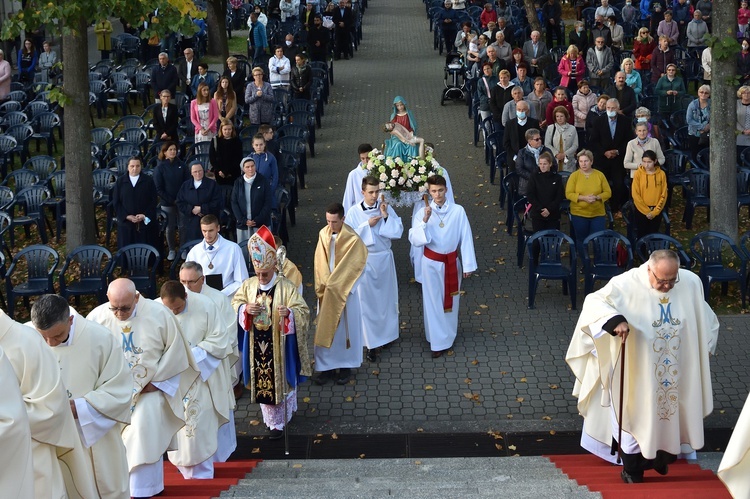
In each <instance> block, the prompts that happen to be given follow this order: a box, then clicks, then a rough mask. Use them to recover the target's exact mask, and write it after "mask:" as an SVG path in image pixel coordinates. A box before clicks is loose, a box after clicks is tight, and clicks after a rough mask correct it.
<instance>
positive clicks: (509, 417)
mask: <svg viewBox="0 0 750 499" xmlns="http://www.w3.org/2000/svg"><path fill="white" fill-rule="evenodd" d="M505 417H506V418H508V419H513V414H508V415H506V416H505Z"/></svg>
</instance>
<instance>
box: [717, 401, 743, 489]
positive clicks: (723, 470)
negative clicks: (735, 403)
mask: <svg viewBox="0 0 750 499" xmlns="http://www.w3.org/2000/svg"><path fill="white" fill-rule="evenodd" d="M718 475H719V479H721V481H722V482H724V485H726V486H727V489H729V493H730V494H732V497H734V498H735V499H740V498H744V499H746V498H748V497H750V397H748V399H747V400H746V401H745V407H743V408H742V412H741V413H740V418H739V419H738V420H737V424H735V425H734V431H733V432H732V437H731V438H730V439H729V443H728V444H727V448H726V449H725V450H724V457H723V458H722V459H721V464H719V473H718Z"/></svg>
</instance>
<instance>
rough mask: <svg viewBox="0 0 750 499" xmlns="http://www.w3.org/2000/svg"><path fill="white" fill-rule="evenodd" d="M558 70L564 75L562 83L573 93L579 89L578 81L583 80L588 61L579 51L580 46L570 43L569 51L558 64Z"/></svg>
mask: <svg viewBox="0 0 750 499" xmlns="http://www.w3.org/2000/svg"><path fill="white" fill-rule="evenodd" d="M557 72H558V73H560V76H561V77H562V78H561V79H560V85H561V86H563V87H567V88H568V89H569V90H570V92H571V93H576V92H577V91H578V82H579V81H581V80H583V77H584V75H585V74H586V63H585V62H584V60H583V57H582V56H581V55H580V54H579V53H578V47H576V46H575V45H570V46H569V47H568V51H567V53H566V54H565V55H564V56H563V57H561V58H560V63H559V64H558V65H557Z"/></svg>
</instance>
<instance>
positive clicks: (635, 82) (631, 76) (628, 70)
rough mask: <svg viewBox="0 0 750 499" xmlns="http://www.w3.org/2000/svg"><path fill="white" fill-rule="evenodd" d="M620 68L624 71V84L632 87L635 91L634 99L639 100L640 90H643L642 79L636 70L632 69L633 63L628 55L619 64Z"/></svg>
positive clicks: (633, 67)
mask: <svg viewBox="0 0 750 499" xmlns="http://www.w3.org/2000/svg"><path fill="white" fill-rule="evenodd" d="M620 69H622V72H623V73H625V84H626V85H627V86H629V87H630V88H632V89H633V92H635V98H636V101H637V102H639V101H640V100H641V92H642V91H643V80H641V75H640V73H639V72H638V71H634V69H635V63H634V62H633V59H631V58H630V57H626V58H625V59H623V60H622V63H621V64H620Z"/></svg>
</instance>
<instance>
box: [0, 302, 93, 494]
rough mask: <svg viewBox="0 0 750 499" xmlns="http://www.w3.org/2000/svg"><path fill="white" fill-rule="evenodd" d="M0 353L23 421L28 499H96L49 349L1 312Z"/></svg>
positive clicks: (28, 329) (82, 451)
mask: <svg viewBox="0 0 750 499" xmlns="http://www.w3.org/2000/svg"><path fill="white" fill-rule="evenodd" d="M0 348H2V349H3V350H4V351H5V354H6V355H7V357H8V360H9V361H10V365H11V367H12V368H13V372H14V374H15V377H16V380H17V382H18V386H19V387H20V389H21V395H22V396H23V400H24V403H25V405H26V413H27V415H28V418H29V426H30V429H31V438H32V441H31V452H32V462H33V467H34V498H35V499H36V498H39V499H47V498H54V499H59V498H61V497H65V496H66V494H67V497H69V498H77V497H83V498H94V497H97V493H96V486H95V484H94V472H93V470H92V469H91V463H90V462H89V460H88V459H87V457H86V453H85V451H84V449H83V445H82V444H81V439H80V438H79V437H78V430H77V429H76V424H75V421H74V419H73V412H72V411H71V410H70V402H68V396H67V393H66V390H65V387H64V386H63V384H62V378H61V376H60V368H59V367H58V365H57V359H56V358H55V356H54V355H53V354H52V351H51V349H50V348H49V346H48V345H47V344H46V343H45V342H44V340H43V339H42V336H41V335H40V334H39V333H38V332H36V331H35V330H34V329H32V328H30V327H27V326H24V325H22V324H19V323H17V322H15V321H14V320H12V319H11V318H10V317H8V316H7V315H6V314H5V312H4V311H2V310H0ZM4 452H7V451H5V450H4ZM3 473H4V471H3ZM2 493H5V491H2Z"/></svg>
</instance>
